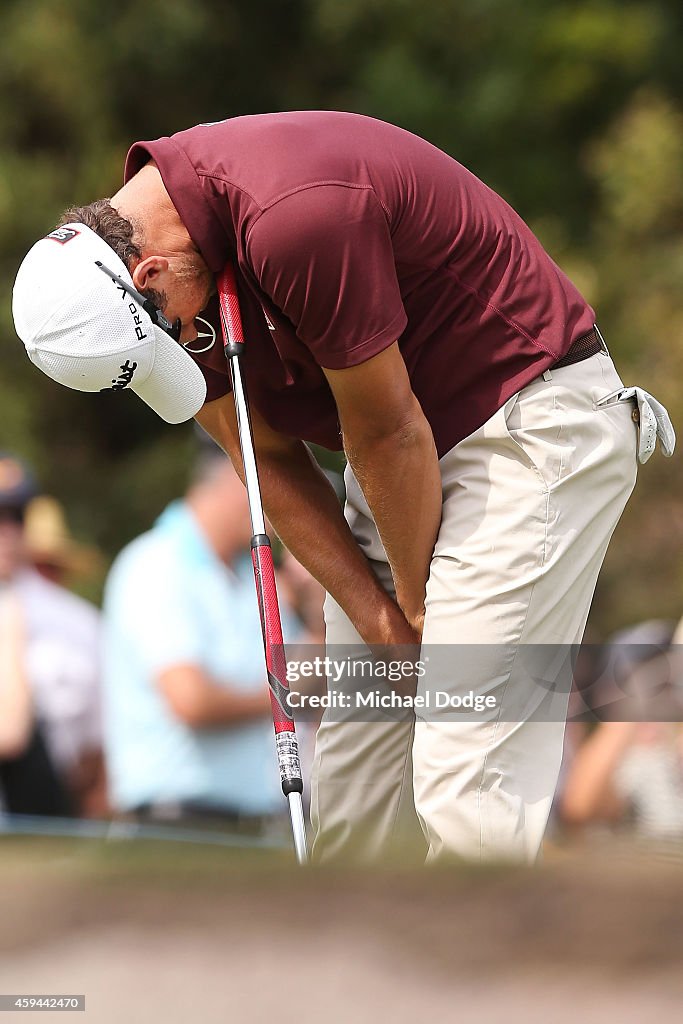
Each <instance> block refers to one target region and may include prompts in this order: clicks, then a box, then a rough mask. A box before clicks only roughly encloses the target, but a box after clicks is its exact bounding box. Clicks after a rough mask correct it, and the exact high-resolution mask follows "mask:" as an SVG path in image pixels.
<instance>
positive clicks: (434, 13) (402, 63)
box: [0, 0, 683, 633]
mask: <svg viewBox="0 0 683 1024" xmlns="http://www.w3.org/2000/svg"><path fill="white" fill-rule="evenodd" d="M682 43H683V5H681V4H680V2H678V0H647V2H637V0H633V2H610V0H526V2H525V3H524V4H518V3H513V2H512V0H431V2H430V3H429V4H424V3H420V2H418V0H363V2H361V0H344V2H342V0H260V2H259V0H252V2H251V3H247V2H246V0H239V2H235V0H232V2H218V0H164V2H162V0H146V2H145V3H139V2H138V3H132V2H131V0H120V2H119V3H117V4H116V5H108V4H100V3H96V2H95V0H5V3H4V4H3V32H2V38H1V39H0V265H1V271H2V272H1V274H0V289H1V290H2V301H1V302H0V346H1V352H2V372H1V374H0V409H1V410H2V415H1V418H0V448H2V449H11V450H14V451H16V452H19V453H21V454H22V455H24V456H25V457H27V458H28V459H29V460H31V461H32V462H33V463H34V465H35V466H36V468H37V470H38V472H39V474H40V476H41V479H42V481H43V483H44V486H45V489H46V491H48V492H50V493H53V494H55V495H56V496H58V497H59V498H60V499H61V500H62V501H64V503H65V504H66V506H67V509H68V512H69V516H70V519H71V522H72V525H73V527H74V529H75V531H76V532H77V533H78V535H79V536H80V537H81V538H83V539H87V540H90V541H94V542H96V543H97V544H99V545H100V546H101V547H102V548H103V549H104V550H105V551H106V552H107V553H108V554H109V555H113V554H114V553H115V552H116V550H117V549H118V548H119V547H120V546H121V545H122V544H123V543H125V542H126V541H127V540H128V539H130V538H131V537H132V536H134V535H135V534H136V533H138V532H140V531H141V530H143V529H145V528H146V527H147V526H148V525H149V523H150V522H151V520H152V519H153V517H154V516H155V514H156V513H157V512H158V511H159V510H160V509H161V507H162V506H163V505H164V504H165V503H166V501H168V500H169V499H170V498H172V497H174V496H175V495H177V494H178V493H179V492H180V491H181V489H182V487H183V486H184V483H185V479H186V474H187V469H188V466H189V463H190V461H191V458H192V453H193V450H194V439H193V435H192V429H191V427H180V428H178V427H176V428H171V427H167V426H165V425H164V424H163V423H161V422H160V421H159V420H157V419H156V417H155V416H154V415H153V414H152V413H151V412H149V411H148V410H147V409H146V407H145V406H144V405H143V404H142V403H141V402H139V401H137V400H135V399H134V397H133V396H130V400H128V399H129V396H127V395H126V396H120V395H116V396H106V395H102V396H100V395H97V396H88V395H81V394H78V393H75V392H69V391H66V390H65V389H60V388H58V387H57V386H56V385H54V384H53V383H52V382H50V381H49V380H48V379H47V378H45V377H43V376H42V375H41V374H39V373H37V372H36V371H35V370H34V369H33V368H32V367H31V366H30V364H29V363H28V360H27V359H26V356H25V354H24V350H23V346H21V345H20V344H19V343H18V342H17V339H16V337H15V334H14V330H13V327H12V321H11V313H10V292H11V284H12V281H13V278H14V275H15V272H16V269H17V266H18V264H19V262H20V260H21V258H22V256H23V254H24V253H25V251H26V250H27V248H28V247H29V246H30V244H31V243H32V242H33V241H34V240H35V239H36V238H38V237H40V236H42V235H43V234H45V232H46V230H48V229H49V227H51V226H52V225H53V223H54V222H55V220H56V218H57V217H58V215H59V213H60V212H61V210H62V209H63V208H64V207H66V206H68V205H70V204H72V203H74V202H86V201H89V200H91V199H94V198H97V197H98V196H101V195H110V194H111V193H112V192H113V191H115V190H116V188H117V187H118V184H119V182H120V178H121V171H122V163H123V158H124V156H125V152H126V150H127V148H128V146H129V144H130V143H131V142H132V141H134V140H136V139H139V138H156V137H158V136H160V135H165V134H171V133H172V132H174V131H177V130H179V129H181V128H184V127H187V126H189V125H191V124H194V123H197V122H199V121H211V120H219V119H221V118H224V117H229V116H232V115H236V114H241V113H250V112H259V111H266V110H286V109H299V108H320V107H322V108H336V109H348V110H357V111H361V112H363V113H368V114H372V115H375V116H378V117H382V118H384V119H386V120H390V121H394V122H395V123H397V124H400V125H402V126H403V127H405V128H408V129H410V130H412V131H415V132H417V133H418V134H420V135H423V136H425V137H427V138H428V139H430V141H432V142H434V143H436V144H437V145H439V146H441V147H442V148H443V149H445V150H447V151H448V152H449V153H451V154H452V155H453V156H455V157H456V158H457V159H459V160H460V161H461V162H463V163H465V164H466V165H467V166H469V167H470V168H471V169H472V170H474V171H475V173H477V174H478V175H479V176H480V177H482V178H483V179H484V180H485V181H487V182H488V183H489V184H490V185H491V186H492V187H494V188H495V189H496V190H497V191H499V192H500V193H501V194H502V195H503V196H505V198H506V199H507V200H508V201H510V202H511V203H512V204H513V205H514V206H515V207H516V208H517V209H518V210H519V212H520V213H521V214H522V216H524V217H525V219H526V220H527V221H528V222H529V223H530V224H531V226H532V227H533V228H534V230H535V231H536V232H537V234H538V235H539V236H540V238H541V240H542V241H543V242H544V244H545V245H546V247H547V248H548V249H549V251H550V253H551V254H552V255H553V257H554V258H555V259H556V260H557V262H559V263H560V264H561V265H562V266H563V267H564V269H565V270H567V272H568V273H569V274H570V276H572V277H573V278H574V280H575V281H576V283H577V284H578V285H579V287H580V288H581V289H582V290H583V291H584V293H585V295H586V297H587V298H588V299H589V301H590V302H591V303H592V304H593V305H594V306H595V307H596V309H597V310H598V315H599V323H600V325H601V327H602V331H603V333H604V334H605V336H606V338H607V340H608V344H609V345H610V347H611V349H612V352H613V354H614V356H615V358H616V360H617V363H618V366H619V369H620V371H621V373H622V377H624V378H625V379H626V381H627V382H638V383H641V384H643V385H644V386H645V387H647V388H648V389H650V390H652V391H653V392H655V393H656V394H657V395H658V397H660V398H661V399H662V400H663V401H664V402H666V403H667V404H668V405H669V408H670V410H671V412H672V415H673V417H674V421H675V422H677V423H678V424H679V426H680V425H681V424H683V397H682V396H681V391H680V387H679V380H680V378H681V370H682V369H683V302H682V301H681V286H680V283H681V280H682V279H683V102H682V93H683V62H682V61H681V59H680V54H681V46H682ZM678 465H679V459H677V458H674V460H672V461H671V462H665V461H663V460H662V459H661V458H659V457H656V458H653V459H652V460H651V462H650V463H649V464H648V465H647V466H646V467H644V468H643V470H642V471H641V475H640V481H639V484H638V487H637V490H636V494H635V496H634V498H633V500H632V502H631V504H630V507H629V509H628V511H627V513H626V515H625V517H624V520H623V521H622V524H621V525H620V526H619V528H618V531H617V534H616V535H615V539H614V542H613V545H612V548H611V550H610V554H609V555H608V560H607V563H606V566H605V570H604V573H603V577H602V581H601V584H600V587H599V593H598V596H597V599H596V603H595V607H594V612H593V622H594V625H595V627H596V628H597V629H598V631H600V632H603V633H604V632H606V631H608V630H610V629H612V628H615V627H616V626H620V625H625V624H626V623H628V622H631V621H635V620H637V619H640V618H644V617H650V616H655V615H657V616H670V617H673V618H678V616H679V615H680V613H681V612H682V611H683V601H682V600H681V579H682V576H683V556H682V554H681V552H682V551H683V548H682V545H681V541H682V539H683V501H682V497H683V485H682V484H681V482H680V478H679V470H678Z"/></svg>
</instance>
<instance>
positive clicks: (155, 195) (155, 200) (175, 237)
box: [111, 161, 194, 256]
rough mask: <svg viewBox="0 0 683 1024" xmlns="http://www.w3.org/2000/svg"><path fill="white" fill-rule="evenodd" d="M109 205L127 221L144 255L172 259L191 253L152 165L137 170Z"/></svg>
mask: <svg viewBox="0 0 683 1024" xmlns="http://www.w3.org/2000/svg"><path fill="white" fill-rule="evenodd" d="M111 205H112V206H113V207H114V209H115V210H117V211H118V213H120V214H121V216H122V217H125V218H126V219H127V220H130V221H131V223H132V224H133V226H134V228H135V230H136V235H137V234H138V233H140V235H141V236H142V237H141V238H140V239H137V238H136V241H138V243H139V244H141V246H142V248H143V253H142V254H143V256H145V255H146V254H147V253H148V252H152V251H153V252H154V253H155V254H158V255H164V256H176V255H180V254H183V253H189V252H193V251H194V245H193V243H192V240H191V238H190V235H189V234H188V231H187V228H186V227H185V225H184V224H183V222H182V220H181V219H180V217H179V215H178V211H177V210H176V208H175V206H174V205H173V203H172V201H171V197H170V196H169V194H168V192H167V191H166V186H165V185H164V182H163V179H162V177H161V174H160V173H159V169H158V167H157V166H156V164H155V163H154V162H153V161H150V162H149V163H148V164H145V166H144V167H142V168H140V170H139V171H138V172H137V174H134V175H133V177H132V178H131V179H130V181H127V182H126V184H125V185H124V186H123V188H121V189H119V191H118V192H117V193H116V194H115V195H114V196H112V198H111Z"/></svg>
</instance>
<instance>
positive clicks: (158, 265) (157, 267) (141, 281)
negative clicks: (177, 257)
mask: <svg viewBox="0 0 683 1024" xmlns="http://www.w3.org/2000/svg"><path fill="white" fill-rule="evenodd" d="M167 272H168V260H167V259H166V257H165V256H145V258H144V259H141V260H140V262H139V263H137V264H136V265H135V267H134V268H133V271H132V274H131V277H132V278H133V284H134V285H135V287H136V288H137V290H138V291H139V292H144V291H145V289H146V288H156V289H157V290H158V291H161V290H163V288H162V279H163V275H164V274H166V273H167Z"/></svg>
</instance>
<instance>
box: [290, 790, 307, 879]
mask: <svg viewBox="0 0 683 1024" xmlns="http://www.w3.org/2000/svg"><path fill="white" fill-rule="evenodd" d="M288 800H289V813H290V816H291V819H292V832H293V834H294V849H295V850H296V859H297V860H298V862H299V864H305V863H306V861H307V860H308V854H307V852H306V826H305V824H304V806H303V804H302V802H301V793H290V794H289V796H288Z"/></svg>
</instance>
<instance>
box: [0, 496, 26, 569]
mask: <svg viewBox="0 0 683 1024" xmlns="http://www.w3.org/2000/svg"><path fill="white" fill-rule="evenodd" d="M23 561H24V522H23V516H22V513H21V510H20V509H17V508H3V507H0V582H3V583H7V582H9V581H10V580H11V579H12V577H13V576H14V575H15V573H16V572H17V570H18V569H19V568H20V567H21V565H22V564H23Z"/></svg>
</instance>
